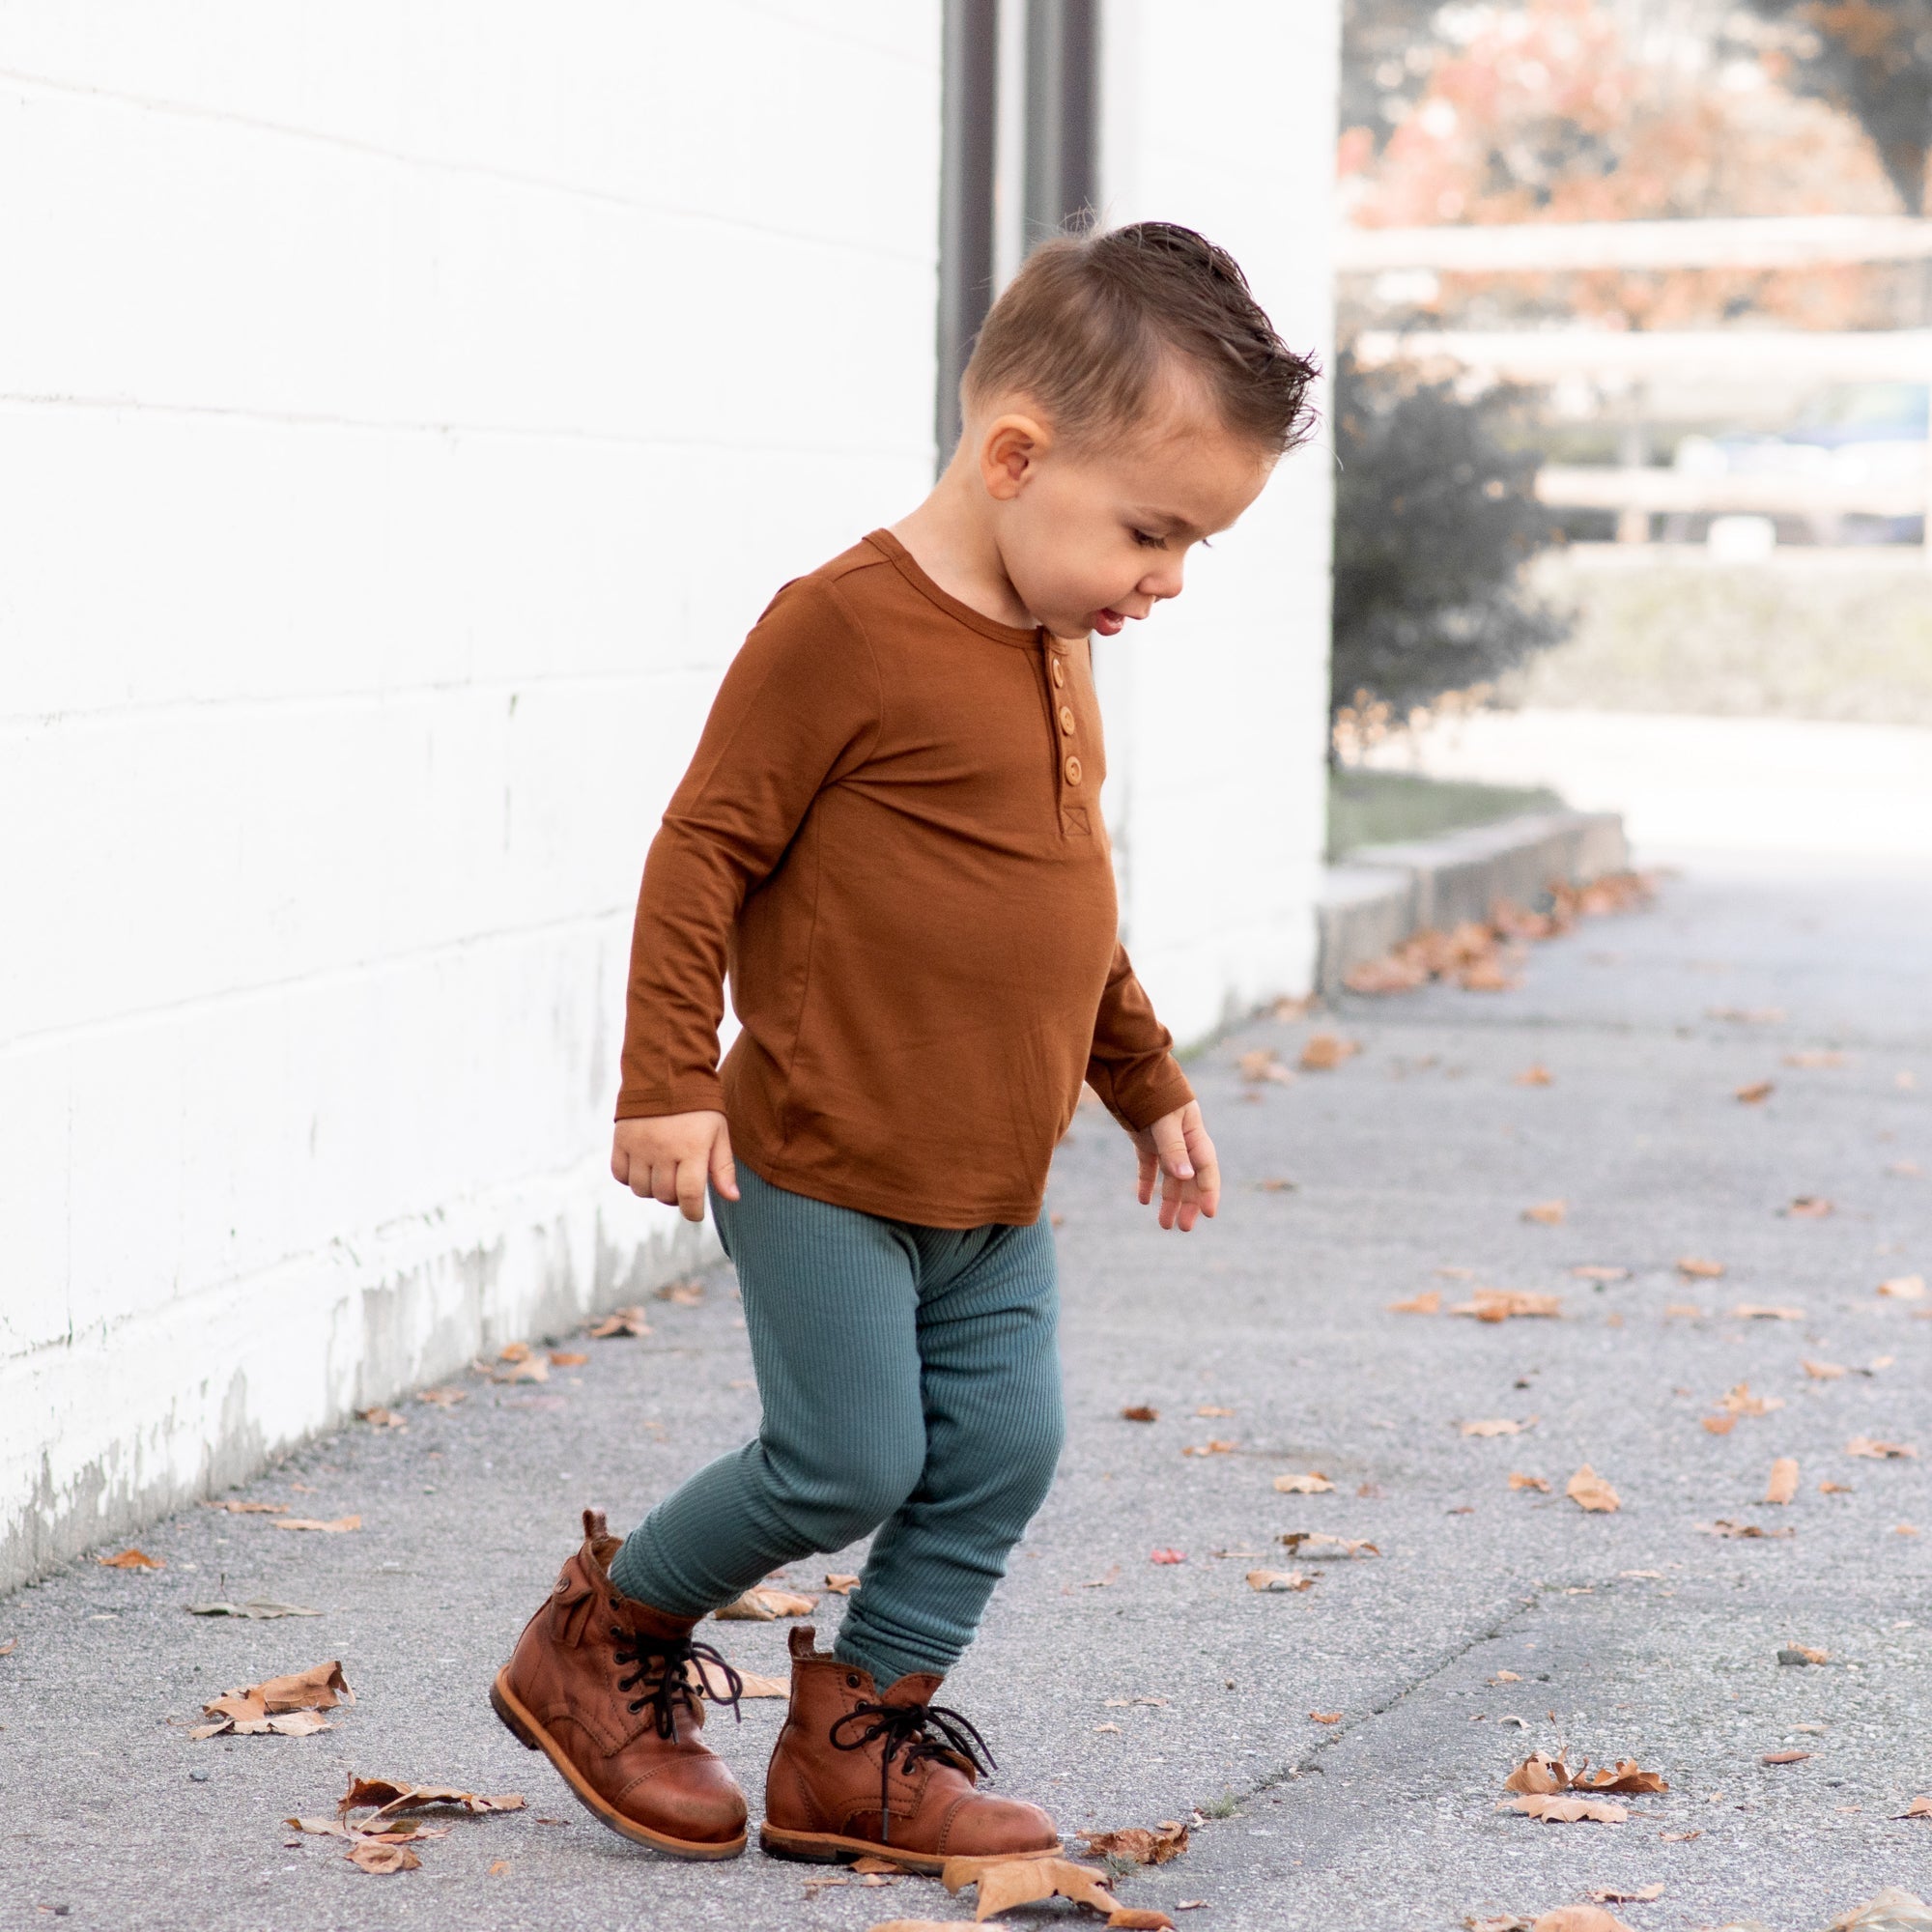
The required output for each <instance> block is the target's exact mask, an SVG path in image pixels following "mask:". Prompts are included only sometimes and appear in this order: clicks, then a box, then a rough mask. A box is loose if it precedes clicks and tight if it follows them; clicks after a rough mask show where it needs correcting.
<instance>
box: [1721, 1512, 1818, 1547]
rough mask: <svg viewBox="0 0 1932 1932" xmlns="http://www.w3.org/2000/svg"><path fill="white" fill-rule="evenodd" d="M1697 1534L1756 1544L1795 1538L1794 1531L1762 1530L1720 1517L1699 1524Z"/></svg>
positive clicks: (1758, 1527)
mask: <svg viewBox="0 0 1932 1932" xmlns="http://www.w3.org/2000/svg"><path fill="white" fill-rule="evenodd" d="M1697 1528H1698V1530H1699V1532H1700V1533H1701V1534H1703V1535H1705V1536H1723V1537H1729V1538H1731V1539H1732V1540H1733V1541H1735V1542H1749V1543H1758V1542H1762V1541H1763V1540H1764V1539H1766V1538H1768V1537H1769V1538H1774V1539H1775V1538H1776V1537H1780V1536H1796V1535H1797V1534H1798V1532H1797V1531H1796V1530H1795V1529H1764V1528H1761V1527H1760V1526H1759V1525H1758V1524H1757V1523H1754V1522H1733V1521H1732V1520H1730V1518H1729V1517H1724V1516H1720V1517H1719V1519H1718V1520H1717V1521H1716V1522H1700V1523H1699V1524H1698V1525H1697Z"/></svg>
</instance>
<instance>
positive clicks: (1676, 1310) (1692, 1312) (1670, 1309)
mask: <svg viewBox="0 0 1932 1932" xmlns="http://www.w3.org/2000/svg"><path fill="white" fill-rule="evenodd" d="M1663 1319H1664V1320H1665V1321H1672V1320H1673V1319H1675V1320H1681V1321H1703V1319H1704V1311H1703V1310H1702V1309H1701V1308H1699V1307H1698V1306H1697V1305H1696V1303H1695V1302H1690V1301H1673V1302H1671V1303H1669V1305H1668V1306H1667V1307H1665V1309H1664V1311H1663Z"/></svg>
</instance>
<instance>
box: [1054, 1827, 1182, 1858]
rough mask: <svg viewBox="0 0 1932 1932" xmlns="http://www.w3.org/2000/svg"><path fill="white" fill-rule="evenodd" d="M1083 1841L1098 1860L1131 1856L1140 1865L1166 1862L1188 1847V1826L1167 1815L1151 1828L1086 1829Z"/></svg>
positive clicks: (1082, 1834) (1081, 1834)
mask: <svg viewBox="0 0 1932 1932" xmlns="http://www.w3.org/2000/svg"><path fill="white" fill-rule="evenodd" d="M1080 1837H1081V1839H1082V1841H1083V1842H1084V1843H1085V1844H1086V1847H1087V1850H1088V1851H1089V1852H1090V1853H1091V1854H1092V1855H1093V1856H1094V1858H1096V1859H1131V1860H1132V1861H1134V1863H1135V1864H1137V1865H1164V1864H1166V1863H1167V1862H1168V1861H1169V1860H1170V1859H1178V1858H1179V1857H1180V1855H1181V1854H1182V1853H1183V1852H1184V1851H1186V1849H1187V1827H1186V1826H1185V1825H1183V1824H1181V1823H1180V1822H1179V1820H1178V1819H1175V1818H1163V1819H1162V1820H1161V1821H1160V1823H1159V1824H1158V1825H1155V1826H1153V1827H1152V1828H1151V1829H1150V1828H1149V1827H1148V1826H1146V1825H1127V1826H1124V1827H1122V1829H1121V1830H1120V1831H1117V1832H1082V1833H1080Z"/></svg>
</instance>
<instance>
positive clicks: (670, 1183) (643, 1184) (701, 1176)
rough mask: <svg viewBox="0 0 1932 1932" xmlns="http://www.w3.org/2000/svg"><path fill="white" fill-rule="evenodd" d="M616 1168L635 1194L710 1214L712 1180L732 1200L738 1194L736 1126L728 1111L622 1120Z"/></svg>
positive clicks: (693, 1217)
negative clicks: (707, 1199) (707, 1186)
mask: <svg viewBox="0 0 1932 1932" xmlns="http://www.w3.org/2000/svg"><path fill="white" fill-rule="evenodd" d="M611 1173H612V1174H613V1175H615V1176H616V1178H617V1179H618V1181H619V1182H620V1183H621V1184H622V1185H623V1186H625V1187H628V1188H629V1189H630V1190H631V1192H632V1193H633V1194H637V1195H640V1196H641V1197H642V1198H643V1199H644V1200H646V1201H662V1202H663V1203H664V1205H665V1206H666V1207H667V1208H678V1209H680V1210H681V1211H682V1213H683V1215H684V1218H685V1219H686V1220H687V1221H701V1220H703V1219H704V1183H705V1181H706V1179H709V1180H711V1181H712V1182H713V1183H714V1184H715V1185H716V1186H717V1189H718V1191H719V1193H720V1194H722V1195H723V1196H724V1197H725V1200H727V1201H735V1200H737V1198H738V1171H737V1169H736V1168H735V1167H734V1166H733V1165H732V1162H731V1129H730V1128H729V1127H728V1126H726V1125H725V1116H724V1115H723V1114H713V1113H702V1114H658V1115H654V1116H653V1117H652V1118H651V1119H649V1120H645V1121H619V1122H617V1130H616V1132H615V1133H614V1134H613V1135H612V1136H611Z"/></svg>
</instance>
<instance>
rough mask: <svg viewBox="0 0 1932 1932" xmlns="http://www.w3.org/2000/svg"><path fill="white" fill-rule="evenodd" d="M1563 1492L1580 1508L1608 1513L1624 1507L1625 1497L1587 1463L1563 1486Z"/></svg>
mask: <svg viewBox="0 0 1932 1932" xmlns="http://www.w3.org/2000/svg"><path fill="white" fill-rule="evenodd" d="M1563 1493H1564V1494H1565V1495H1566V1496H1568V1497H1569V1498H1570V1500H1571V1501H1572V1502H1573V1503H1575V1504H1576V1505H1577V1508H1578V1509H1583V1510H1592V1511H1598V1512H1602V1513H1605V1514H1607V1513H1608V1512H1609V1511H1612V1510H1620V1509H1622V1508H1623V1499H1622V1498H1621V1497H1620V1496H1619V1495H1618V1494H1617V1492H1616V1491H1615V1490H1613V1489H1611V1487H1610V1486H1609V1484H1608V1483H1606V1482H1605V1480H1604V1479H1603V1477H1601V1476H1600V1475H1598V1474H1597V1472H1596V1470H1594V1469H1593V1468H1591V1466H1590V1465H1589V1463H1584V1464H1583V1466H1582V1467H1581V1468H1580V1469H1578V1470H1577V1473H1576V1474H1575V1475H1574V1476H1572V1477H1571V1478H1570V1480H1569V1482H1567V1483H1566V1484H1565V1485H1564V1486H1563Z"/></svg>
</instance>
